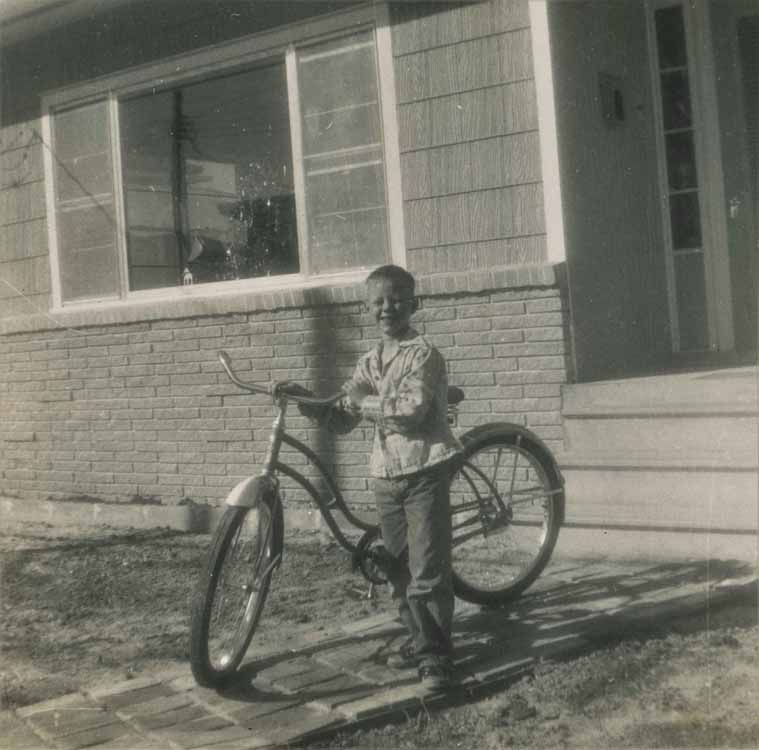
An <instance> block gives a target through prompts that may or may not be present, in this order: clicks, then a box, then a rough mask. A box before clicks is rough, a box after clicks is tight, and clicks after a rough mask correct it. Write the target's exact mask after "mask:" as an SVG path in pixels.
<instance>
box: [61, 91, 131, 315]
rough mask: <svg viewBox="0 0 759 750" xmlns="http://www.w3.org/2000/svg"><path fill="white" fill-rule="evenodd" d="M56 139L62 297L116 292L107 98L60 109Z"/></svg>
mask: <svg viewBox="0 0 759 750" xmlns="http://www.w3.org/2000/svg"><path fill="white" fill-rule="evenodd" d="M53 143H54V149H53V159H54V162H55V192H56V223H57V230H58V253H59V263H60V269H61V293H62V299H63V301H64V302H70V301H73V300H81V299H96V298H104V297H114V296H118V294H119V273H118V255H117V251H116V223H115V219H114V211H113V172H112V168H111V140H110V132H109V126H108V104H107V102H97V103H96V104H90V105H87V106H85V107H80V108H78V109H72V110H68V111H64V112H59V113H56V114H55V115H54V117H53Z"/></svg>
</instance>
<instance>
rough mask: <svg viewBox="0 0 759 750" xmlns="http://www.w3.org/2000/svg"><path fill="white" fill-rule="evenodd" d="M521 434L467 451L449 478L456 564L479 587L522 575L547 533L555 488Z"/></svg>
mask: <svg viewBox="0 0 759 750" xmlns="http://www.w3.org/2000/svg"><path fill="white" fill-rule="evenodd" d="M519 437H520V436H516V438H514V439H513V440H512V441H511V442H507V441H493V443H492V444H489V445H487V446H482V447H481V448H480V449H478V450H477V451H474V452H472V453H471V454H469V455H467V457H466V460H465V461H464V463H463V465H462V467H461V469H460V470H459V471H458V472H457V474H456V475H455V477H454V480H453V482H452V484H451V511H452V519H453V524H452V525H453V547H454V567H455V569H456V571H457V574H458V575H459V576H460V577H461V578H462V579H464V580H465V581H468V582H470V583H471V585H472V586H475V587H477V588H479V589H483V590H489V589H492V590H498V589H502V588H504V587H506V586H508V585H509V582H511V581H514V580H517V579H519V578H520V577H521V576H523V575H524V574H525V571H526V570H529V569H530V567H531V565H532V564H533V561H534V559H535V558H536V556H537V555H539V553H540V550H541V548H542V546H543V544H544V542H545V539H546V531H545V530H546V528H547V519H548V518H549V515H550V513H551V508H552V502H551V501H552V498H553V496H554V494H556V491H555V490H554V488H553V487H552V486H551V485H550V483H549V482H548V480H547V477H546V473H545V471H544V470H543V468H542V467H541V466H540V464H539V463H538V462H537V461H535V460H534V458H533V457H532V455H531V454H530V453H529V452H528V451H526V450H525V449H524V447H523V446H522V444H521V442H520V439H519ZM558 491H561V490H558Z"/></svg>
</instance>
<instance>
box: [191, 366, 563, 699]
mask: <svg viewBox="0 0 759 750" xmlns="http://www.w3.org/2000/svg"><path fill="white" fill-rule="evenodd" d="M219 359H220V361H221V364H222V367H223V368H224V370H225V372H226V374H227V376H228V377H229V379H230V380H231V381H232V382H233V383H234V384H235V385H237V386H238V387H239V388H241V389H243V390H246V391H248V392H250V393H253V394H259V395H266V396H268V397H270V398H272V400H273V403H274V407H275V413H274V419H273V422H272V431H271V436H270V439H269V447H268V451H267V454H266V457H265V459H264V463H263V468H262V470H261V472H260V474H258V475H257V476H251V477H248V478H246V479H244V480H242V481H241V482H239V483H238V484H237V485H236V486H235V487H234V489H233V490H232V491H231V492H230V494H229V495H228V496H227V498H226V501H225V503H226V506H227V507H226V509H225V512H224V514H223V516H222V518H221V520H220V522H219V525H218V527H217V528H216V531H215V533H214V535H213V539H212V542H211V546H210V550H209V553H208V559H207V564H206V570H205V575H204V576H203V577H202V578H201V579H200V580H199V582H198V585H197V588H196V591H195V594H194V596H193V601H192V611H191V626H190V664H191V668H192V673H193V676H194V677H195V680H196V682H197V683H198V684H200V685H203V686H207V687H216V686H220V685H222V684H223V683H224V682H225V681H227V680H229V678H231V677H232V676H233V675H234V673H235V672H236V670H237V667H238V666H239V665H240V663H241V662H242V660H243V658H244V656H245V654H246V652H247V650H248V647H249V645H250V642H251V639H252V637H253V634H254V632H255V630H256V627H257V625H258V622H259V620H260V617H261V613H262V610H263V606H264V603H265V601H266V597H267V594H268V592H269V588H270V586H271V583H272V577H273V575H274V572H275V570H276V569H277V568H278V567H279V565H280V563H281V559H282V552H283V547H284V513H283V508H282V499H281V496H280V492H279V484H280V478H281V477H288V478H289V479H290V480H292V481H293V482H295V484H296V486H299V487H300V488H301V489H302V490H303V491H304V492H305V493H306V495H307V496H309V497H310V498H311V500H312V501H313V502H314V504H315V505H316V507H317V508H318V509H319V511H320V513H321V515H322V517H323V518H324V521H325V522H326V524H327V526H328V528H329V530H330V531H331V532H332V534H333V535H334V537H335V539H336V540H337V542H338V543H339V544H340V545H341V546H342V547H344V548H345V549H346V551H348V552H349V553H350V554H351V556H352V559H353V562H354V568H358V569H360V570H361V572H362V573H363V575H364V576H365V577H366V578H367V580H369V582H370V586H371V585H374V584H377V583H383V582H384V581H385V579H384V577H383V574H382V567H383V551H384V550H383V548H382V546H381V539H380V534H379V529H378V527H377V526H375V525H373V524H371V523H368V522H367V521H365V520H363V519H361V518H359V517H358V516H356V515H355V514H354V513H352V512H351V510H350V508H349V507H348V505H347V503H346V501H345V499H344V497H343V495H342V493H341V491H340V489H339V487H338V486H337V484H336V482H335V480H334V478H333V477H332V475H331V473H330V472H329V471H328V470H327V468H326V466H325V465H324V463H323V462H322V461H321V460H320V458H319V457H318V456H317V454H316V453H315V452H314V451H312V450H311V449H310V448H309V447H308V446H307V445H305V444H304V443H302V442H301V441H299V440H297V439H296V438H294V437H293V436H291V435H289V434H287V432H286V431H285V415H286V412H287V407H288V405H289V404H290V403H291V402H293V403H296V404H305V405H309V406H312V407H329V406H331V405H333V404H335V403H336V402H337V401H338V400H339V399H340V398H341V396H342V393H338V394H335V395H333V396H330V397H328V398H325V399H318V398H315V397H314V396H313V394H312V393H311V392H310V391H308V390H307V389H305V388H303V387H302V386H300V385H298V384H296V383H292V382H289V381H286V382H280V383H277V384H275V385H274V386H262V385H258V384H255V383H246V382H243V381H242V380H240V379H239V378H238V377H237V375H236V374H235V372H234V371H233V369H232V363H231V360H230V358H229V356H228V355H227V354H226V352H219ZM464 397H465V395H464V392H463V391H462V390H461V389H459V388H455V387H451V388H450V389H449V418H450V419H451V422H452V424H455V415H456V410H457V407H458V404H459V403H460V402H461V401H462V400H463V399H464ZM459 439H460V440H461V442H462V444H463V446H464V452H463V456H462V458H461V461H460V463H459V464H458V468H457V470H456V473H455V475H454V477H453V479H452V481H451V514H452V517H453V518H452V522H453V584H454V591H455V594H456V595H457V596H458V597H459V598H461V599H463V600H465V601H468V602H472V603H475V604H480V605H484V606H489V607H495V606H502V605H505V604H507V603H509V602H511V601H513V600H514V599H515V598H517V597H518V596H519V595H520V594H521V593H522V592H523V591H524V590H525V589H526V588H527V587H528V586H530V585H531V584H532V583H533V582H534V581H535V579H536V578H537V577H538V576H539V575H540V574H541V572H542V571H543V570H544V568H545V566H546V565H547V564H548V561H549V559H550V557H551V554H552V552H553V549H554V546H555V545H556V540H557V537H558V534H559V529H560V527H561V525H562V523H563V520H564V502H565V498H564V482H563V478H562V476H561V472H560V471H559V468H558V466H557V465H556V462H555V461H554V459H553V457H552V455H551V452H550V450H549V449H548V448H547V447H546V446H545V444H544V443H543V442H542V441H541V440H540V439H539V438H538V437H537V436H536V435H534V434H533V433H532V432H531V431H530V430H528V429H527V428H525V427H522V426H520V425H515V424H510V423H505V422H504V423H501V422H498V423H491V424H486V425H482V426H479V427H475V428H473V429H471V430H469V431H467V432H465V433H464V434H463V435H460V436H459ZM283 445H287V446H289V447H290V448H292V449H294V450H295V451H296V452H297V453H299V454H301V456H303V457H305V459H306V460H307V461H308V462H309V463H310V464H311V465H312V466H313V467H314V468H315V470H316V472H317V475H318V476H319V478H320V480H321V481H320V482H317V483H318V484H321V485H322V486H324V487H326V492H324V493H322V492H319V490H317V488H316V485H315V483H314V481H312V480H311V479H309V478H308V477H306V476H304V475H303V474H302V473H300V472H299V471H297V470H296V469H294V468H293V467H292V466H289V465H288V464H286V463H283V462H282V461H280V449H281V448H282V446H283ZM504 458H505V459H506V460H504ZM333 511H339V512H340V513H341V514H342V516H343V517H344V519H345V520H346V521H347V522H348V524H349V525H350V526H352V527H354V528H355V529H356V530H357V532H363V535H362V536H361V539H360V540H359V541H358V542H357V543H355V544H354V543H353V542H352V541H351V540H350V539H349V537H348V535H346V534H345V533H343V531H342V529H341V528H340V525H339V524H338V523H337V521H336V519H335V515H334V513H333Z"/></svg>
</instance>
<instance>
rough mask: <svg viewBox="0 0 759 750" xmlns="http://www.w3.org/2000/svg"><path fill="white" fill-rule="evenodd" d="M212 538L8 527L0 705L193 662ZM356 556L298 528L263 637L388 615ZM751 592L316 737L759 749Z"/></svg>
mask: <svg viewBox="0 0 759 750" xmlns="http://www.w3.org/2000/svg"><path fill="white" fill-rule="evenodd" d="M207 544H208V538H207V537H206V536H202V535H190V534H181V533H176V532H169V531H152V532H134V533H119V534H114V533H99V532H98V533H94V532H87V533H86V534H79V535H74V536H65V535H62V534H60V533H58V532H56V531H55V530H51V529H47V530H44V529H42V530H37V531H33V532H32V531H28V532H25V533H24V534H21V535H17V536H15V537H0V576H1V577H0V583H1V589H0V590H1V591H2V600H1V601H0V632H2V634H3V635H2V641H1V642H0V664H1V665H0V701H1V704H2V708H15V707H19V706H22V705H26V704H28V703H33V702H36V701H39V700H44V699H46V698H50V697H54V696H56V695H61V694H64V693H66V692H70V691H71V690H74V689H76V688H78V687H79V686H80V685H82V684H92V683H96V682H100V681H105V680H108V681H111V680H121V679H124V678H125V677H130V676H137V675H139V674H140V673H144V672H152V671H157V670H161V669H165V668H168V667H171V666H179V665H182V666H185V665H186V663H187V658H188V643H187V634H188V626H189V610H190V602H191V598H192V594H193V589H194V586H195V582H196V581H197V580H198V578H199V577H200V576H201V573H202V571H203V566H204V556H205V552H206V547H207ZM358 583H360V581H359V580H358V579H357V578H356V576H355V575H352V574H351V572H350V560H349V559H348V555H347V553H345V552H344V551H343V550H341V549H340V548H338V547H337V546H336V545H334V544H332V545H325V544H319V543H318V540H317V539H316V538H315V537H313V536H308V537H303V538H289V539H288V543H287V544H286V558H285V560H284V562H283V566H282V569H281V570H280V571H278V572H277V585H276V586H275V589H274V591H273V593H272V596H271V599H270V600H269V601H268V602H267V605H266V610H265V613H264V618H263V621H262V625H261V634H260V637H261V638H262V639H263V640H264V641H265V642H266V641H268V643H269V644H273V643H277V642H283V641H284V640H286V639H288V638H289V637H290V636H291V635H292V633H293V632H294V631H295V630H297V629H300V631H301V632H307V631H309V630H319V629H322V628H326V627H329V626H330V625H334V624H337V623H342V622H349V621H353V620H356V619H359V618H361V617H365V616H368V615H371V614H373V613H374V612H375V611H378V610H379V611H384V610H385V609H386V608H387V607H389V606H390V602H389V601H388V596H387V592H384V593H383V594H382V595H381V598H380V599H379V601H377V602H368V601H367V600H357V599H355V598H354V597H353V596H351V595H350V592H349V589H350V587H351V586H353V585H356V584H358ZM758 614H759V613H758V610H757V605H756V602H743V603H741V604H740V606H734V607H731V608H727V609H724V610H722V611H719V612H716V611H715V612H713V613H711V615H710V617H709V627H708V628H707V629H704V626H703V620H702V619H700V618H698V619H693V618H692V619H690V620H683V621H679V622H674V623H672V622H670V623H667V625H666V627H663V628H661V629H660V630H659V631H656V632H654V631H646V632H643V631H627V632H614V633H606V634H602V635H601V636H600V637H599V638H598V640H597V642H596V643H595V644H594V646H593V648H592V650H591V652H590V653H587V654H585V655H584V656H580V657H576V658H572V659H571V660H568V661H565V662H560V661H546V662H543V663H540V664H539V665H538V666H537V668H536V669H535V670H534V671H533V673H532V674H530V675H528V676H525V677H524V678H522V679H521V680H519V681H518V682H517V683H515V684H513V685H512V686H511V687H509V688H508V689H505V690H503V691H502V692H499V693H498V694H496V695H493V696H491V697H489V698H486V699H482V700H479V701H477V702H472V703H469V704H467V705H459V706H456V707H454V708H449V709H447V710H444V711H442V712H439V713H435V714H426V713H424V712H423V713H421V714H420V715H418V716H412V717H408V718H407V719H404V720H401V721H398V722H395V723H391V724H387V725H386V726H384V727H379V728H374V729H371V730H362V731H354V732H348V733H344V734H341V735H339V736H337V737H335V738H333V739H331V740H330V741H329V742H321V743H314V744H313V747H314V748H316V747H321V748H330V750H336V749H337V748H359V749H362V750H385V749H386V748H398V749H399V750H411V748H445V749H450V750H453V748H471V747H478V748H479V747H481V748H486V749H487V748H508V747H525V748H541V750H543V749H544V748H545V749H546V750H550V749H552V748H557V749H558V748H562V749H564V748H604V749H606V748H676V747H677V748H691V747H692V748H696V747H698V748H701V747H704V748H706V747H710V748H712V747H715V748H716V747H724V748H728V747H729V748H757V747H759V720H758V719H757V718H756V706H757V705H759V627H758V626H757V621H758V619H759V617H758Z"/></svg>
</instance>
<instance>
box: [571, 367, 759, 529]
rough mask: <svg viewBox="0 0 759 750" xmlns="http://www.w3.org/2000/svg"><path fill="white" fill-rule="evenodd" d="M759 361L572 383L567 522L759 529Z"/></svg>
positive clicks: (590, 524)
mask: <svg viewBox="0 0 759 750" xmlns="http://www.w3.org/2000/svg"><path fill="white" fill-rule="evenodd" d="M758 379H759V372H758V371H757V368H739V369H734V370H722V371H712V372H695V373H682V374H677V375H664V376H658V377H650V378H632V379H629V380H619V381H609V382H604V383H588V384H579V385H574V386H566V387H565V388H564V391H563V397H564V400H563V405H564V408H563V410H562V413H563V416H564V430H565V441H564V443H565V449H566V450H565V452H564V453H561V454H559V455H558V456H557V460H558V462H559V465H560V467H561V469H562V473H563V474H564V477H565V480H566V488H567V519H566V520H567V522H568V523H570V524H577V525H580V526H583V525H585V526H600V527H605V528H606V527H608V528H621V529H633V528H639V529H652V530H653V529H657V530H674V531H702V532H705V533H706V532H720V533H724V532H731V533H732V532H735V533H739V534H751V533H754V534H755V533H756V532H757V530H758V529H759V512H758V510H757V509H758V508H759V490H758V487H759V405H758V399H757V380H758Z"/></svg>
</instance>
